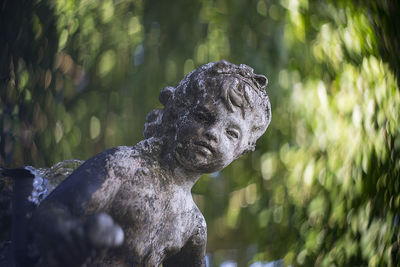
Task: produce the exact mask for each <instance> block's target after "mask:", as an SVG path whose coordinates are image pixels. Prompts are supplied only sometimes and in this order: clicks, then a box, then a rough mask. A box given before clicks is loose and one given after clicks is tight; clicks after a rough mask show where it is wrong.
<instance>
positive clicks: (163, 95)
mask: <svg viewBox="0 0 400 267" xmlns="http://www.w3.org/2000/svg"><path fill="white" fill-rule="evenodd" d="M174 90H175V88H174V87H171V86H167V87H164V88H163V89H162V90H161V92H160V96H159V98H158V99H159V100H160V103H161V104H163V105H164V106H165V105H166V104H167V103H168V101H169V100H170V99H171V97H172V96H173V95H174Z"/></svg>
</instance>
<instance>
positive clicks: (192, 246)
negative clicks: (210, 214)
mask: <svg viewBox="0 0 400 267" xmlns="http://www.w3.org/2000/svg"><path fill="white" fill-rule="evenodd" d="M206 243H207V226H206V223H205V221H204V218H203V216H201V222H200V223H199V224H198V226H197V227H196V229H195V230H194V234H193V235H192V236H191V237H190V238H189V240H188V241H187V242H186V244H185V246H184V247H183V248H182V249H181V250H180V251H179V252H178V253H177V254H175V255H173V256H171V257H169V258H167V259H166V260H165V261H164V262H163V267H174V266H185V267H205V266H206Z"/></svg>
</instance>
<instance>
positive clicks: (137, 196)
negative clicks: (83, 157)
mask: <svg viewBox="0 0 400 267" xmlns="http://www.w3.org/2000/svg"><path fill="white" fill-rule="evenodd" d="M118 149H119V151H117V152H116V153H115V155H113V156H112V157H110V158H109V160H108V164H107V171H108V177H107V179H106V180H105V182H104V183H103V184H102V186H101V188H99V190H97V192H96V193H95V194H94V195H93V197H92V199H91V201H90V202H92V203H89V205H88V212H96V211H97V210H98V209H99V208H100V209H101V211H105V212H107V213H109V214H110V215H111V216H112V217H113V219H114V220H115V221H116V222H117V223H118V224H120V225H121V227H122V228H123V229H124V234H125V242H124V244H123V246H122V247H121V248H119V249H116V250H114V251H111V252H109V253H108V255H107V256H106V258H105V259H103V260H102V264H103V265H104V264H105V263H108V264H109V265H110V266H118V265H120V266H124V265H127V266H132V265H133V266H135V265H138V266H158V265H159V264H161V263H162V261H163V260H164V259H165V258H166V257H168V256H171V255H173V254H175V253H177V252H178V251H179V250H180V249H181V248H182V247H183V246H184V245H185V243H186V242H187V240H188V239H189V238H190V237H191V236H192V235H193V233H194V231H195V230H196V229H198V228H205V221H204V217H203V215H202V214H201V212H200V211H199V210H198V208H197V206H196V205H195V203H194V202H193V199H192V196H191V193H190V189H187V188H184V187H182V186H178V185H176V184H175V183H174V180H173V179H174V177H171V176H169V175H168V174H167V173H166V172H165V171H164V170H163V169H162V168H161V167H160V166H159V163H158V162H157V161H154V160H152V158H151V157H146V156H145V155H143V154H142V151H140V152H138V151H137V150H136V149H135V147H120V148H118ZM121 177H122V178H121ZM108 190H111V191H114V192H113V193H112V194H111V195H113V199H112V201H110V202H104V203H106V204H105V205H101V204H100V206H99V203H103V202H102V200H101V193H102V192H104V191H108ZM94 207H97V208H94ZM91 209H92V210H91ZM121 259H122V260H121Z"/></svg>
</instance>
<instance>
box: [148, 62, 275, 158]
mask: <svg viewBox="0 0 400 267" xmlns="http://www.w3.org/2000/svg"><path fill="white" fill-rule="evenodd" d="M267 84H268V80H267V78H266V77H265V76H264V75H258V74H254V73H253V69H252V68H250V67H249V66H247V65H244V64H241V65H239V66H238V65H235V64H232V63H229V62H227V61H219V62H213V63H208V64H205V65H203V66H201V67H199V68H197V69H195V70H194V71H192V72H191V73H189V74H188V75H187V76H186V77H185V78H184V79H183V80H182V81H180V82H179V84H178V85H177V86H176V87H170V86H167V87H165V88H163V89H162V90H161V92H160V96H159V100H160V102H161V104H163V105H164V109H155V110H153V111H151V112H150V113H149V114H148V115H147V118H146V123H145V125H144V131H143V134H144V137H145V138H150V137H162V136H165V135H170V134H174V133H175V128H176V126H175V123H176V121H177V119H178V117H179V115H180V114H183V113H185V111H186V110H188V107H190V106H193V105H195V104H196V103H198V102H199V99H201V98H203V97H204V95H206V94H207V93H213V94H215V95H219V96H220V98H221V99H222V101H223V103H224V104H225V106H226V108H227V109H228V110H229V111H231V112H232V111H233V107H234V106H236V107H238V108H240V110H241V111H242V116H243V117H244V116H245V114H246V112H248V111H250V112H253V114H254V115H255V119H254V122H253V128H252V132H253V138H252V140H251V141H250V143H249V147H248V149H246V150H253V149H254V146H255V141H256V140H257V139H258V138H259V137H260V136H261V135H262V134H263V133H264V132H265V130H266V129H267V127H268V125H269V123H270V121H271V105H270V102H269V99H268V96H267V93H266V92H265V88H266V86H267Z"/></svg>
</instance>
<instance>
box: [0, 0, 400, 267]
mask: <svg viewBox="0 0 400 267" xmlns="http://www.w3.org/2000/svg"><path fill="white" fill-rule="evenodd" d="M398 11H400V9H399V5H398V4H397V3H395V2H394V1H390V0H381V1H377V2H375V1H366V2H361V1H360V2H355V3H350V2H348V1H339V2H336V1H307V0H281V1H278V0H250V1H228V0H214V1H205V0H189V1H183V0H181V1H155V0H148V1H143V0H104V1H92V0H57V1H55V0H42V1H38V0H37V1H22V0H19V1H12V0H4V3H3V5H2V7H1V16H0V17H1V22H2V23H1V29H0V30H1V34H0V41H1V43H0V44H1V55H0V56H1V59H2V60H1V64H2V65H1V68H0V70H1V73H0V74H1V77H0V78H1V85H0V86H1V88H0V97H1V98H0V101H1V102H0V107H1V108H0V127H1V130H0V133H1V135H0V138H1V139H0V148H1V149H0V154H1V155H0V156H1V157H0V163H1V165H7V166H18V165H19V166H20V165H34V166H38V167H41V166H50V165H52V164H54V163H56V162H57V161H60V160H63V159H69V158H80V159H87V158H89V157H91V156H93V155H94V154H95V153H97V152H100V151H102V150H104V149H106V148H109V147H113V146H117V145H134V144H135V143H136V142H138V141H139V140H141V139H142V135H141V131H142V129H143V124H144V121H145V116H146V114H147V112H149V111H150V110H151V109H152V108H155V107H157V106H159V105H160V104H159V103H158V101H157V96H158V92H159V91H160V89H161V88H163V87H164V86H167V85H176V84H177V82H178V81H179V80H180V79H182V78H183V76H184V75H185V74H187V73H188V72H189V71H191V70H193V69H194V68H195V67H198V66H200V65H202V64H204V63H207V62H210V61H216V60H221V59H226V60H229V61H231V62H233V63H236V64H239V63H245V64H248V65H250V66H252V67H254V68H255V72H256V73H264V74H266V75H267V76H268V78H269V81H270V83H269V86H268V89H267V91H268V94H269V95H270V98H271V102H272V107H273V118H272V123H271V125H270V127H269V129H268V131H267V133H266V134H265V135H264V136H263V137H262V138H261V139H260V140H259V142H258V146H257V150H256V151H255V152H254V153H252V154H249V155H247V156H246V157H244V158H243V159H241V160H238V161H236V162H235V163H233V164H232V165H231V166H229V167H228V168H226V169H225V170H224V171H222V172H221V173H217V174H213V175H205V176H204V177H203V178H202V179H201V180H200V181H199V182H198V184H197V185H196V186H195V188H194V190H193V192H194V197H195V200H196V201H197V203H198V205H199V207H200V208H201V210H202V211H203V213H204V214H205V217H206V220H207V222H208V236H209V240H208V251H209V252H210V260H211V263H212V264H213V266H214V265H215V266H218V265H219V264H220V263H221V262H222V261H224V260H227V259H230V260H233V261H236V262H238V264H239V266H247V265H249V264H250V263H251V262H254V261H271V260H276V259H279V258H283V259H284V262H285V265H290V264H292V265H294V266H313V265H315V266H367V265H368V266H397V265H398V264H399V262H400V232H399V210H400V181H399V178H400V125H399V124H400V122H399V116H400V94H399V88H398V85H397V82H398V77H396V75H398V73H399V71H398V70H399V67H400V66H399V61H398V60H399V57H398V56H396V55H398V53H399V51H400V50H399V49H397V48H398V46H399V38H400V37H399V36H400V34H398V29H399V28H398V27H396V26H395V25H396V24H393V23H395V22H396V14H398ZM396 12H397V13H396ZM397 20H398V19H397ZM397 25H398V24H397ZM388 64H389V65H388Z"/></svg>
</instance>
